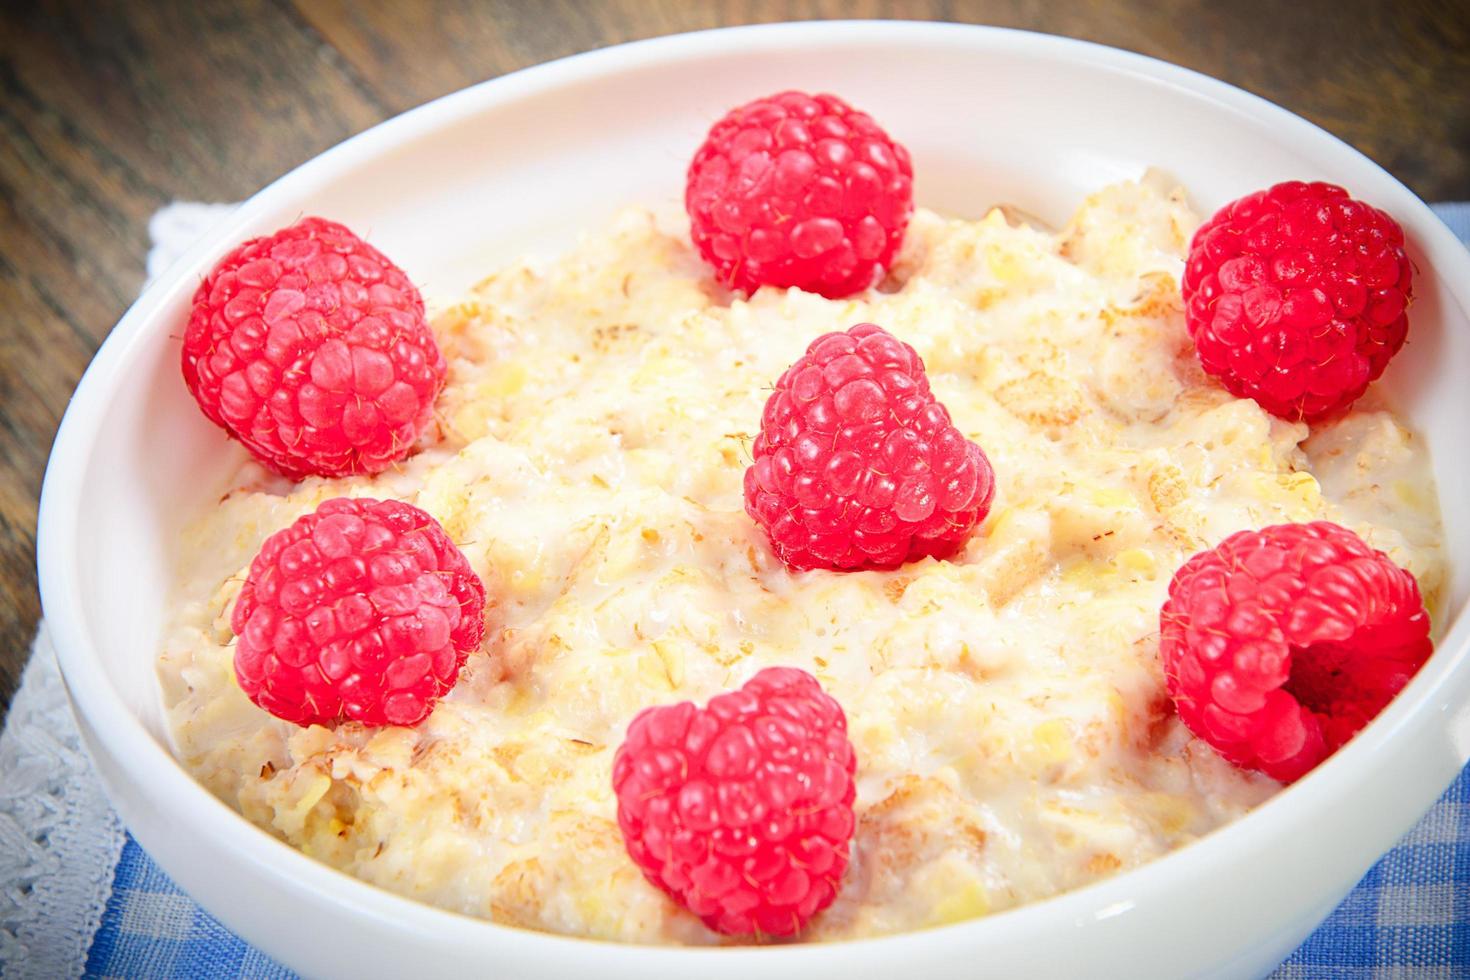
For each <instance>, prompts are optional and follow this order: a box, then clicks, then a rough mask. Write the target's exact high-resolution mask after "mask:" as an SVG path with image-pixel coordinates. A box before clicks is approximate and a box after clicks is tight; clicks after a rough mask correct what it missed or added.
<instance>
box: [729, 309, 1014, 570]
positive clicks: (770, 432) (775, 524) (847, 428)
mask: <svg viewBox="0 0 1470 980" xmlns="http://www.w3.org/2000/svg"><path fill="white" fill-rule="evenodd" d="M752 454H753V456H754V457H755V460H754V462H753V463H752V464H751V466H750V468H749V469H747V470H746V471H745V510H746V513H748V514H750V516H751V517H753V518H754V519H755V521H756V523H757V524H759V525H760V526H761V527H762V528H764V529H765V531H766V534H767V535H769V536H770V539H771V546H772V547H773V548H774V549H775V550H776V554H777V555H778V556H780V558H781V560H782V561H784V562H785V563H786V564H788V565H790V566H791V567H793V568H839V569H840V568H894V567H897V566H898V565H901V564H903V563H904V562H905V561H910V560H912V559H916V558H922V557H924V556H926V555H933V556H934V557H936V558H944V557H947V556H949V555H951V554H953V553H954V552H955V551H956V550H958V549H959V547H960V546H961V545H962V544H963V543H964V541H965V539H966V538H967V537H969V534H970V532H971V531H972V530H974V528H975V526H976V525H977V524H979V523H980V522H981V521H982V520H984V519H985V515H986V514H987V513H988V512H989V510H990V501H991V498H992V497H994V495H995V474H994V473H993V472H992V471H991V468H990V460H988V459H986V458H985V453H984V452H982V451H981V449H980V447H979V446H977V445H975V444H974V443H973V442H970V441H969V440H968V439H966V438H965V437H964V436H963V435H962V434H961V433H960V430H959V429H956V428H955V427H954V426H953V425H952V424H951V423H950V420H949V412H948V411H947V410H946V409H945V407H944V406H943V405H941V404H939V402H938V401H936V400H935V398H934V395H933V393H931V392H930V391H929V378H928V376H927V375H926V374H925V373H924V362H923V361H922V360H920V359H919V355H918V354H916V353H914V349H913V348H912V347H910V346H909V345H908V344H905V343H903V342H902V341H900V340H899V339H898V338H896V337H894V336H893V335H892V334H890V333H889V332H888V331H886V330H884V329H883V328H882V327H879V326H876V325H874V324H871V323H860V324H858V325H857V326H855V327H852V328H851V329H849V330H847V331H846V332H845V333H829V334H826V335H824V336H821V337H818V338H817V339H816V340H814V341H812V344H811V346H810V347H808V348H807V349H806V354H805V355H803V356H802V357H801V358H799V359H798V360H797V362H796V363H795V364H793V365H791V367H790V368H788V369H787V371H786V373H785V374H783V375H781V380H779V381H777V382H776V390H775V391H774V392H772V393H771V397H770V399H769V400H767V402H766V409H765V412H764V413H763V414H762V416H761V431H760V435H759V436H757V437H756V440H755V446H754V448H753V450H752Z"/></svg>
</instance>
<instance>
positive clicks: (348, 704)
mask: <svg viewBox="0 0 1470 980" xmlns="http://www.w3.org/2000/svg"><path fill="white" fill-rule="evenodd" d="M484 615H485V586H484V585H483V584H482V583H481V582H480V579H479V577H478V576H476V575H475V573H474V572H473V571H471V569H470V564H469V562H468V561H466V560H465V557H464V555H463V554H461V553H460V551H459V549H458V548H456V547H455V546H454V542H452V541H450V540H449V536H448V535H446V534H445V533H444V529H443V528H442V527H440V526H439V522H438V521H436V520H434V518H432V517H430V516H429V515H428V514H426V513H424V512H423V511H421V510H419V509H418V508H417V507H414V506H412V505H410V504H405V503H401V502H399V501H397V500H370V499H367V498H350V497H337V498H335V499H333V500H328V501H325V502H324V503H323V504H322V505H321V506H320V507H318V508H317V509H316V512H315V513H312V514H307V515H306V516H305V517H302V518H301V519H299V520H298V521H296V523H294V524H292V525H291V526H290V527H288V528H286V529H285V530H283V531H277V532H276V533H275V534H272V535H271V536H270V537H269V538H266V540H265V544H263V545H261V548H260V554H258V555H256V556H255V560H254V561H253V562H251V563H250V574H249V576H248V577H247V578H246V579H245V585H244V586H243V587H242V588H241V589H240V596H239V598H238V599H237V600H236V601H235V612H234V614H233V615H232V616H231V617H230V627H231V629H233V630H234V631H235V635H236V636H237V637H239V641H238V643H237V644H236V646H235V676H236V677H237V678H238V679H239V681H240V687H241V688H242V689H243V690H244V691H245V693H246V694H247V695H248V696H249V697H250V700H252V701H254V702H255V703H256V704H258V705H260V707H262V708H264V709H265V710H266V711H269V712H270V713H271V714H273V715H275V716H276V717H277V718H284V719H285V720H286V721H292V722H295V723H296V724H298V725H333V724H336V723H337V722H340V721H344V720H350V721H360V722H362V723H363V724H365V725H416V724H418V723H419V722H421V721H423V720H424V719H425V718H427V717H428V716H429V712H430V711H432V710H433V708H434V704H435V702H436V701H438V700H439V698H440V697H441V696H442V695H443V694H444V693H445V692H446V691H448V690H449V689H450V688H451V687H453V686H454V681H455V678H457V677H458V676H459V669H460V667H462V666H464V662H465V657H466V656H467V655H468V654H469V652H470V651H471V650H473V649H475V647H477V646H479V644H480V638H481V636H483V635H484V632H485V620H484Z"/></svg>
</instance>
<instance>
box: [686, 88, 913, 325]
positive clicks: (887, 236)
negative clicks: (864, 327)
mask: <svg viewBox="0 0 1470 980" xmlns="http://www.w3.org/2000/svg"><path fill="white" fill-rule="evenodd" d="M913 179H914V172H913V166H912V164H911V163H910V162H909V154H908V151H907V150H905V149H904V148H903V146H902V145H901V144H899V143H897V142H895V141H894V140H892V139H891V138H889V136H888V134H887V133H885V132H884V131H883V129H882V128H881V127H880V126H879V125H878V124H877V123H875V122H874V121H873V120H872V118H871V117H869V116H868V115H867V114H866V113H863V112H859V111H857V110H856V109H854V108H852V107H851V106H849V105H848V104H847V103H845V102H843V101H842V100H841V99H839V98H837V97H836V96H834V95H807V94H805V93H802V92H782V93H780V94H779V95H773V96H770V97H769V98H764V99H757V100H755V101H754V102H750V103H748V104H746V105H743V106H740V107H739V108H738V109H734V110H731V112H730V113H729V114H728V115H726V116H725V117H724V118H723V119H721V120H720V121H719V122H717V123H715V125H714V127H713V128H712V129H711V130H710V132H709V136H708V138H706V140H705V142H704V144H703V145H702V146H700V148H699V150H698V151H697V152H696V153H695V155H694V160H693V162H692V163H690V165H689V175H688V183H687V187H686V190H685V195H684V201H685V206H686V208H687V209H688V211H689V222H690V234H691V236H692V237H693V239H694V244H695V246H696V247H697V248H698V249H699V252H700V254H701V255H703V256H704V258H705V261H707V262H709V264H710V265H712V266H714V268H715V272H716V275H717V276H718V277H719V280H720V281H721V282H722V283H724V284H725V285H726V286H728V287H730V288H731V289H737V290H740V291H741V292H745V293H751V292H754V291H755V290H756V289H759V288H760V287H761V286H777V287H783V288H784V287H796V288H798V289H804V290H806V291H807V292H812V293H820V294H822V295H823V296H827V297H841V296H848V295H851V294H852V293H855V292H858V291H860V290H863V289H866V288H868V287H869V286H872V285H873V284H874V283H876V282H877V281H878V280H879V279H880V278H882V276H883V273H884V272H885V271H886V270H887V269H888V267H889V265H890V264H892V262H893V256H894V253H895V252H897V251H898V247H899V245H900V244H901V243H902V242H903V233H904V229H905V228H906V227H907V226H908V221H909V217H910V216H911V215H912V214H913V210H914V200H913V199H914V194H913Z"/></svg>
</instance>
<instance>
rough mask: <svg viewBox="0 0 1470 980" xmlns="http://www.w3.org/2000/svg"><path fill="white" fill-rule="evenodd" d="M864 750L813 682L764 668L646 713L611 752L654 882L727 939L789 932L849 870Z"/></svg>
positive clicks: (621, 808) (627, 817)
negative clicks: (701, 700) (720, 690)
mask: <svg viewBox="0 0 1470 980" xmlns="http://www.w3.org/2000/svg"><path fill="white" fill-rule="evenodd" d="M856 765H857V762H856V756H855V754H854V752H853V747H852V742H851V741H850V740H849V739H848V737H847V719H846V716H845V715H844V714H843V712H842V708H841V706H840V705H838V703H837V702H836V701H835V700H833V699H832V697H831V696H830V695H828V694H827V693H826V692H824V691H823V690H822V688H821V685H819V684H818V683H817V679H816V678H815V677H813V676H812V675H811V674H808V673H807V672H806V671H803V670H798V669H796V668H793V667H769V668H766V669H765V670H762V671H761V672H760V673H758V674H756V675H755V676H754V677H753V678H751V679H750V680H749V681H748V682H747V683H746V684H745V686H744V687H742V688H740V689H739V690H737V691H729V692H726V693H724V694H720V695H716V696H715V697H713V698H711V699H710V701H709V704H708V706H707V707H704V708H698V707H695V706H694V705H693V704H691V703H690V702H688V701H685V702H682V703H680V704H674V705H667V706H663V707H656V708H647V709H645V710H644V711H643V712H642V713H640V714H639V715H638V716H637V717H636V718H634V719H633V722H632V724H630V725H629V726H628V737H627V740H626V741H625V742H624V743H623V744H622V746H621V747H619V749H618V752H617V755H616V757H615V758H614V760H613V790H614V792H615V793H616V794H617V798H618V826H619V827H620V828H621V829H622V832H623V840H624V842H625V844H626V846H627V848H628V854H629V855H630V856H631V857H632V858H633V860H634V862H635V863H637V865H638V867H639V868H640V869H642V871H643V874H644V875H645V876H646V877H647V878H648V880H649V881H651V882H652V883H653V884H654V885H656V886H658V887H659V888H661V889H663V891H665V892H666V893H668V894H669V895H670V896H671V897H672V898H674V900H675V901H677V902H679V903H680V904H681V905H683V906H684V907H685V908H687V909H689V911H691V912H693V913H694V914H695V915H697V916H699V917H700V919H702V920H703V921H704V923H705V925H707V926H708V927H709V928H711V929H713V930H715V931H716V932H720V933H724V934H726V935H731V936H757V937H759V936H790V935H794V934H795V933H798V932H800V931H801V930H802V929H803V928H804V927H805V926H806V924H807V923H808V922H809V921H810V920H811V918H812V917H813V916H814V915H816V914H817V913H818V912H820V911H822V909H824V908H826V907H827V906H828V905H830V904H832V901H833V899H834V898H835V897H836V896H837V891H838V889H839V888H840V887H841V884H842V876H843V874H844V872H845V871H846V870H847V863H848V858H849V853H848V852H849V848H850V845H851V841H852V835H853V829H854V826H855V818H854V815H853V800H854V798H855V796H856V789H855V786H854V783H853V772H854V770H855V769H856Z"/></svg>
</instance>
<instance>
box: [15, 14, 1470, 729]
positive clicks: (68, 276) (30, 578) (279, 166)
mask: <svg viewBox="0 0 1470 980" xmlns="http://www.w3.org/2000/svg"><path fill="white" fill-rule="evenodd" d="M822 17H894V18H922V19H938V20H957V21H970V22H975V23H987V24H997V25H1003V26H1009V27H1024V28H1030V29H1033V30H1040V31H1047V32H1051V33H1056V34H1066V35H1071V36H1073V37H1080V38H1086V39H1088V40H1093V41H1100V42H1103V43H1105V44H1111V45H1116V46H1118V47H1122V48H1128V49H1131V50H1134V51H1140V52H1143V53H1145V54H1149V55H1154V56H1156V57H1160V58H1164V59H1166V60H1169V61H1173V62H1176V63H1178V64H1182V65H1186V66H1188V67H1190V68H1194V69H1197V70H1199V71H1203V72H1206V73H1208V74H1211V75H1215V76H1217V77H1219V78H1223V79H1225V80H1227V81H1229V82H1233V83H1234V84H1236V85H1239V86H1241V87H1243V88H1246V89H1249V90H1250V91H1252V92H1256V93H1258V94H1260V95H1264V96H1266V97H1267V98H1269V99H1272V100H1274V101H1276V102H1278V103H1280V104H1282V105H1284V106H1286V107H1287V108H1289V109H1291V110H1293V111H1295V112H1298V113H1300V114H1302V115H1304V116H1306V117H1307V118H1309V119H1312V120H1314V121H1315V122H1317V123H1319V124H1321V125H1322V126H1325V127H1326V128H1327V129H1329V130H1331V131H1332V132H1333V133H1336V134H1337V135H1338V136H1341V137H1343V138H1344V139H1346V140H1348V141H1349V142H1351V143H1353V144H1355V145H1356V146H1358V147H1359V148H1360V149H1362V150H1363V151H1364V152H1366V153H1367V154H1368V155H1369V156H1371V157H1373V158H1374V159H1375V160H1377V161H1378V162H1379V163H1381V164H1383V165H1384V166H1385V167H1387V168H1388V169H1389V170H1391V171H1392V172H1393V173H1394V174H1396V175H1397V176H1398V177H1399V178H1400V179H1402V180H1403V181H1404V182H1405V183H1407V184H1408V185H1409V186H1410V187H1411V188H1412V189H1413V190H1415V191H1416V192H1417V193H1418V194H1420V195H1421V196H1422V197H1424V198H1426V199H1428V200H1444V199H1464V198H1470V2H1466V0H1438V2H1434V0H1423V2H1421V0H1399V2H1383V3H1359V2H1352V0H1297V2H1291V3H1276V2H1264V0H1250V2H1237V0H1226V2H1222V0H1180V2H1172V3H1171V2H1154V0H1115V2H1106V0H1093V2H1072V3H1063V2H1048V0H977V2H964V0H953V2H946V0H911V2H894V3H882V2H872V0H806V2H802V0H767V2H760V0H749V2H738V0H726V2H689V3H683V2H678V0H662V2H651V0H626V2H609V3H590V2H574V0H554V2H553V0H549V2H544V3H537V2H488V0H456V2H449V3H420V2H414V0H373V2H350V0H294V2H292V0H279V2H269V0H191V2H177V3H167V2H152V3H150V2H146V0H115V2H89V0H78V2H74V3H45V2H42V3H33V2H25V0H0V711H3V706H4V705H5V704H8V702H9V699H10V696H11V694H12V693H13V691H14V688H15V685H16V683H17V681H18V679H19V676H20V671H21V668H22V667H23V665H24V662H25V656H26V648H27V645H28V642H29V639H30V636H31V634H32V632H33V631H34V629H35V624H36V620H37V616H38V615H39V603H38V600H37V596H36V587H35V572H34V567H35V523H36V497H37V494H38V492H39V490H40V484H41V473H42V470H43V468H44V466H45V462H46V455H47V453H48V451H49V450H50V446H51V439H52V436H53V434H54V432H55V430H56V425H57V422H58V421H59V420H60V417H61V413H62V411H63V409H64V408H65V406H66V401H67V397H68V395H69V394H70V393H71V390H72V388H73V387H74V386H75V385H76V382H77V379H78V377H80V375H81V373H82V370H83V368H85V367H86V364H87V362H88V360H89V359H90V358H91V356H92V354H93V352H94V351H95V350H96V348H97V345H98V344H99V343H101V341H102V339H103V338H104V337H105V336H106V335H107V332H108V330H110V329H111V328H112V325H113V324H114V323H115V322H117V319H118V318H119V317H120V316H121V315H122V313H123V311H124V310H125V309H126V308H127V306H128V304H129V303H130V302H131V301H132V300H133V298H134V297H135V296H136V295H137V292H138V289H139V287H140V286H141V285H142V282H143V258H144V255H145V254H146V252H147V247H148V234H147V223H148V218H149V216H150V215H151V214H152V213H153V212H154V211H155V210H156V209H158V208H159V207H161V206H162V205H164V204H166V203H168V202H169V201H171V200H175V199H180V198H185V199H192V200H221V201H223V200H236V199H239V198H241V197H244V196H246V195H248V194H250V193H252V192H253V191H255V190H256V189H258V188H259V187H261V186H262V185H264V184H265V183H266V182H268V181H270V180H271V179H272V178H274V177H276V176H278V175H279V174H281V173H283V172H284V171H286V170H288V169H290V168H291V167H294V166H295V165H296V164H298V163H300V162H302V161H303V160H306V159H307V158H309V157H311V156H313V155H315V154H317V153H320V152H321V151H322V150H324V149H326V148H327V147H329V146H331V145H332V144H334V143H337V142H338V141H340V140H342V139H343V138H345V137H347V136H350V135H351V134H353V133H355V132H357V131H359V130H361V129H364V128H366V127H368V126H371V125H372V124H374V123H376V122H378V121H380V120H382V119H385V118H387V117H389V116H392V115H394V114H396V113H398V112H401V111H403V110H404V109H407V108H409V107H411V106H414V105H417V104H419V103H421V102H423V101H425V100H427V99H431V98H434V97H435V96H438V95H442V94H444V93H446V92H450V91H453V90H455V89H458V88H461V87H463V86H465V85H468V84H470V83H472V82H477V81H480V80H482V79H485V78H490V77H493V76H496V75H500V74H503V73H504V72H507V71H512V70H514V69H516V68H521V67H524V66H526V65H531V64H535V63H537V62H540V61H545V60H548V59H550V58H557V57H560V56H562V55H567V54H571V53H573V52H577V51H583V50H586V49H589V48H595V47H601V46H604V45H608V44H615V43H617V42H620V41H628V40H633V39H636V38H643V37H651V36H654V35H659V34H668V33H674V32H678V31H687V30H696V29H700V28H707V27H716V26H720V25H727V24H738V23H749V22H760V21H779V20H805V19H812V18H822ZM753 84H755V87H756V88H759V84H757V83H753ZM753 94H754V93H753Z"/></svg>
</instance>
